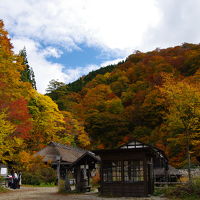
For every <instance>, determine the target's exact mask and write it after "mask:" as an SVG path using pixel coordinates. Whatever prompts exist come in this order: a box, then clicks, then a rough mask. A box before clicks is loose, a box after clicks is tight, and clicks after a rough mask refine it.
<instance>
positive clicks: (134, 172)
mask: <svg viewBox="0 0 200 200" xmlns="http://www.w3.org/2000/svg"><path fill="white" fill-rule="evenodd" d="M124 181H125V182H139V181H144V168H143V161H134V160H126V161H124Z"/></svg>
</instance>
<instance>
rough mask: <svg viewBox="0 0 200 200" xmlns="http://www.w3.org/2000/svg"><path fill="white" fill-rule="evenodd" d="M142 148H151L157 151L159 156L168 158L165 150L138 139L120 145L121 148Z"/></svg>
mask: <svg viewBox="0 0 200 200" xmlns="http://www.w3.org/2000/svg"><path fill="white" fill-rule="evenodd" d="M140 148H151V149H152V150H153V151H154V152H155V153H156V155H157V156H159V157H163V158H164V159H166V160H168V159H167V157H166V155H165V153H164V151H162V150H161V149H158V148H157V147H154V146H152V145H150V144H145V143H143V142H140V141H138V140H133V141H131V142H128V143H126V144H123V145H121V146H120V147H119V149H140Z"/></svg>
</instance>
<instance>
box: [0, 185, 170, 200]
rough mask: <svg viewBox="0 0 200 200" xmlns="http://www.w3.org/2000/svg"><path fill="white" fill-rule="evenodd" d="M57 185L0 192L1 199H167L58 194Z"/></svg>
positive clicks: (162, 199)
mask: <svg viewBox="0 0 200 200" xmlns="http://www.w3.org/2000/svg"><path fill="white" fill-rule="evenodd" d="M57 191H58V190H57V187H22V188H21V189H16V190H11V191H9V192H7V193H1V194H0V200H167V199H166V198H160V197H148V198H133V197H128V198H127V197H126V198H125V197H121V198H105V197H99V196H98V194H97V193H86V194H58V193H57Z"/></svg>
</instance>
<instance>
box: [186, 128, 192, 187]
mask: <svg viewBox="0 0 200 200" xmlns="http://www.w3.org/2000/svg"><path fill="white" fill-rule="evenodd" d="M186 140H187V143H186V146H187V160H188V180H189V183H192V176H191V157H190V135H189V130H188V128H186Z"/></svg>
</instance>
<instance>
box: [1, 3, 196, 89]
mask: <svg viewBox="0 0 200 200" xmlns="http://www.w3.org/2000/svg"><path fill="white" fill-rule="evenodd" d="M0 19H2V20H3V21H4V24H5V28H6V30H7V31H8V32H9V37H10V38H11V42H12V44H13V46H14V51H15V53H18V52H19V51H20V50H21V49H23V48H24V47H25V48H26V51H27V57H28V62H29V65H30V66H31V67H32V68H33V71H34V73H35V77H36V83H37V89H38V91H39V92H40V93H45V90H46V88H47V87H48V84H49V81H50V80H52V79H55V80H58V81H61V82H65V83H70V82H72V81H75V80H76V79H78V78H79V77H81V76H82V75H86V74H87V73H89V72H90V71H92V70H96V69H98V68H100V67H104V66H106V65H109V64H114V63H118V62H119V61H121V60H123V59H125V58H126V57H127V56H128V55H130V54H132V53H134V52H135V51H136V50H139V51H143V52H146V51H151V50H154V49H156V48H167V47H170V46H176V45H181V44H182V43H184V42H188V43H199V41H200V0H37V1H36V0H0Z"/></svg>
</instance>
